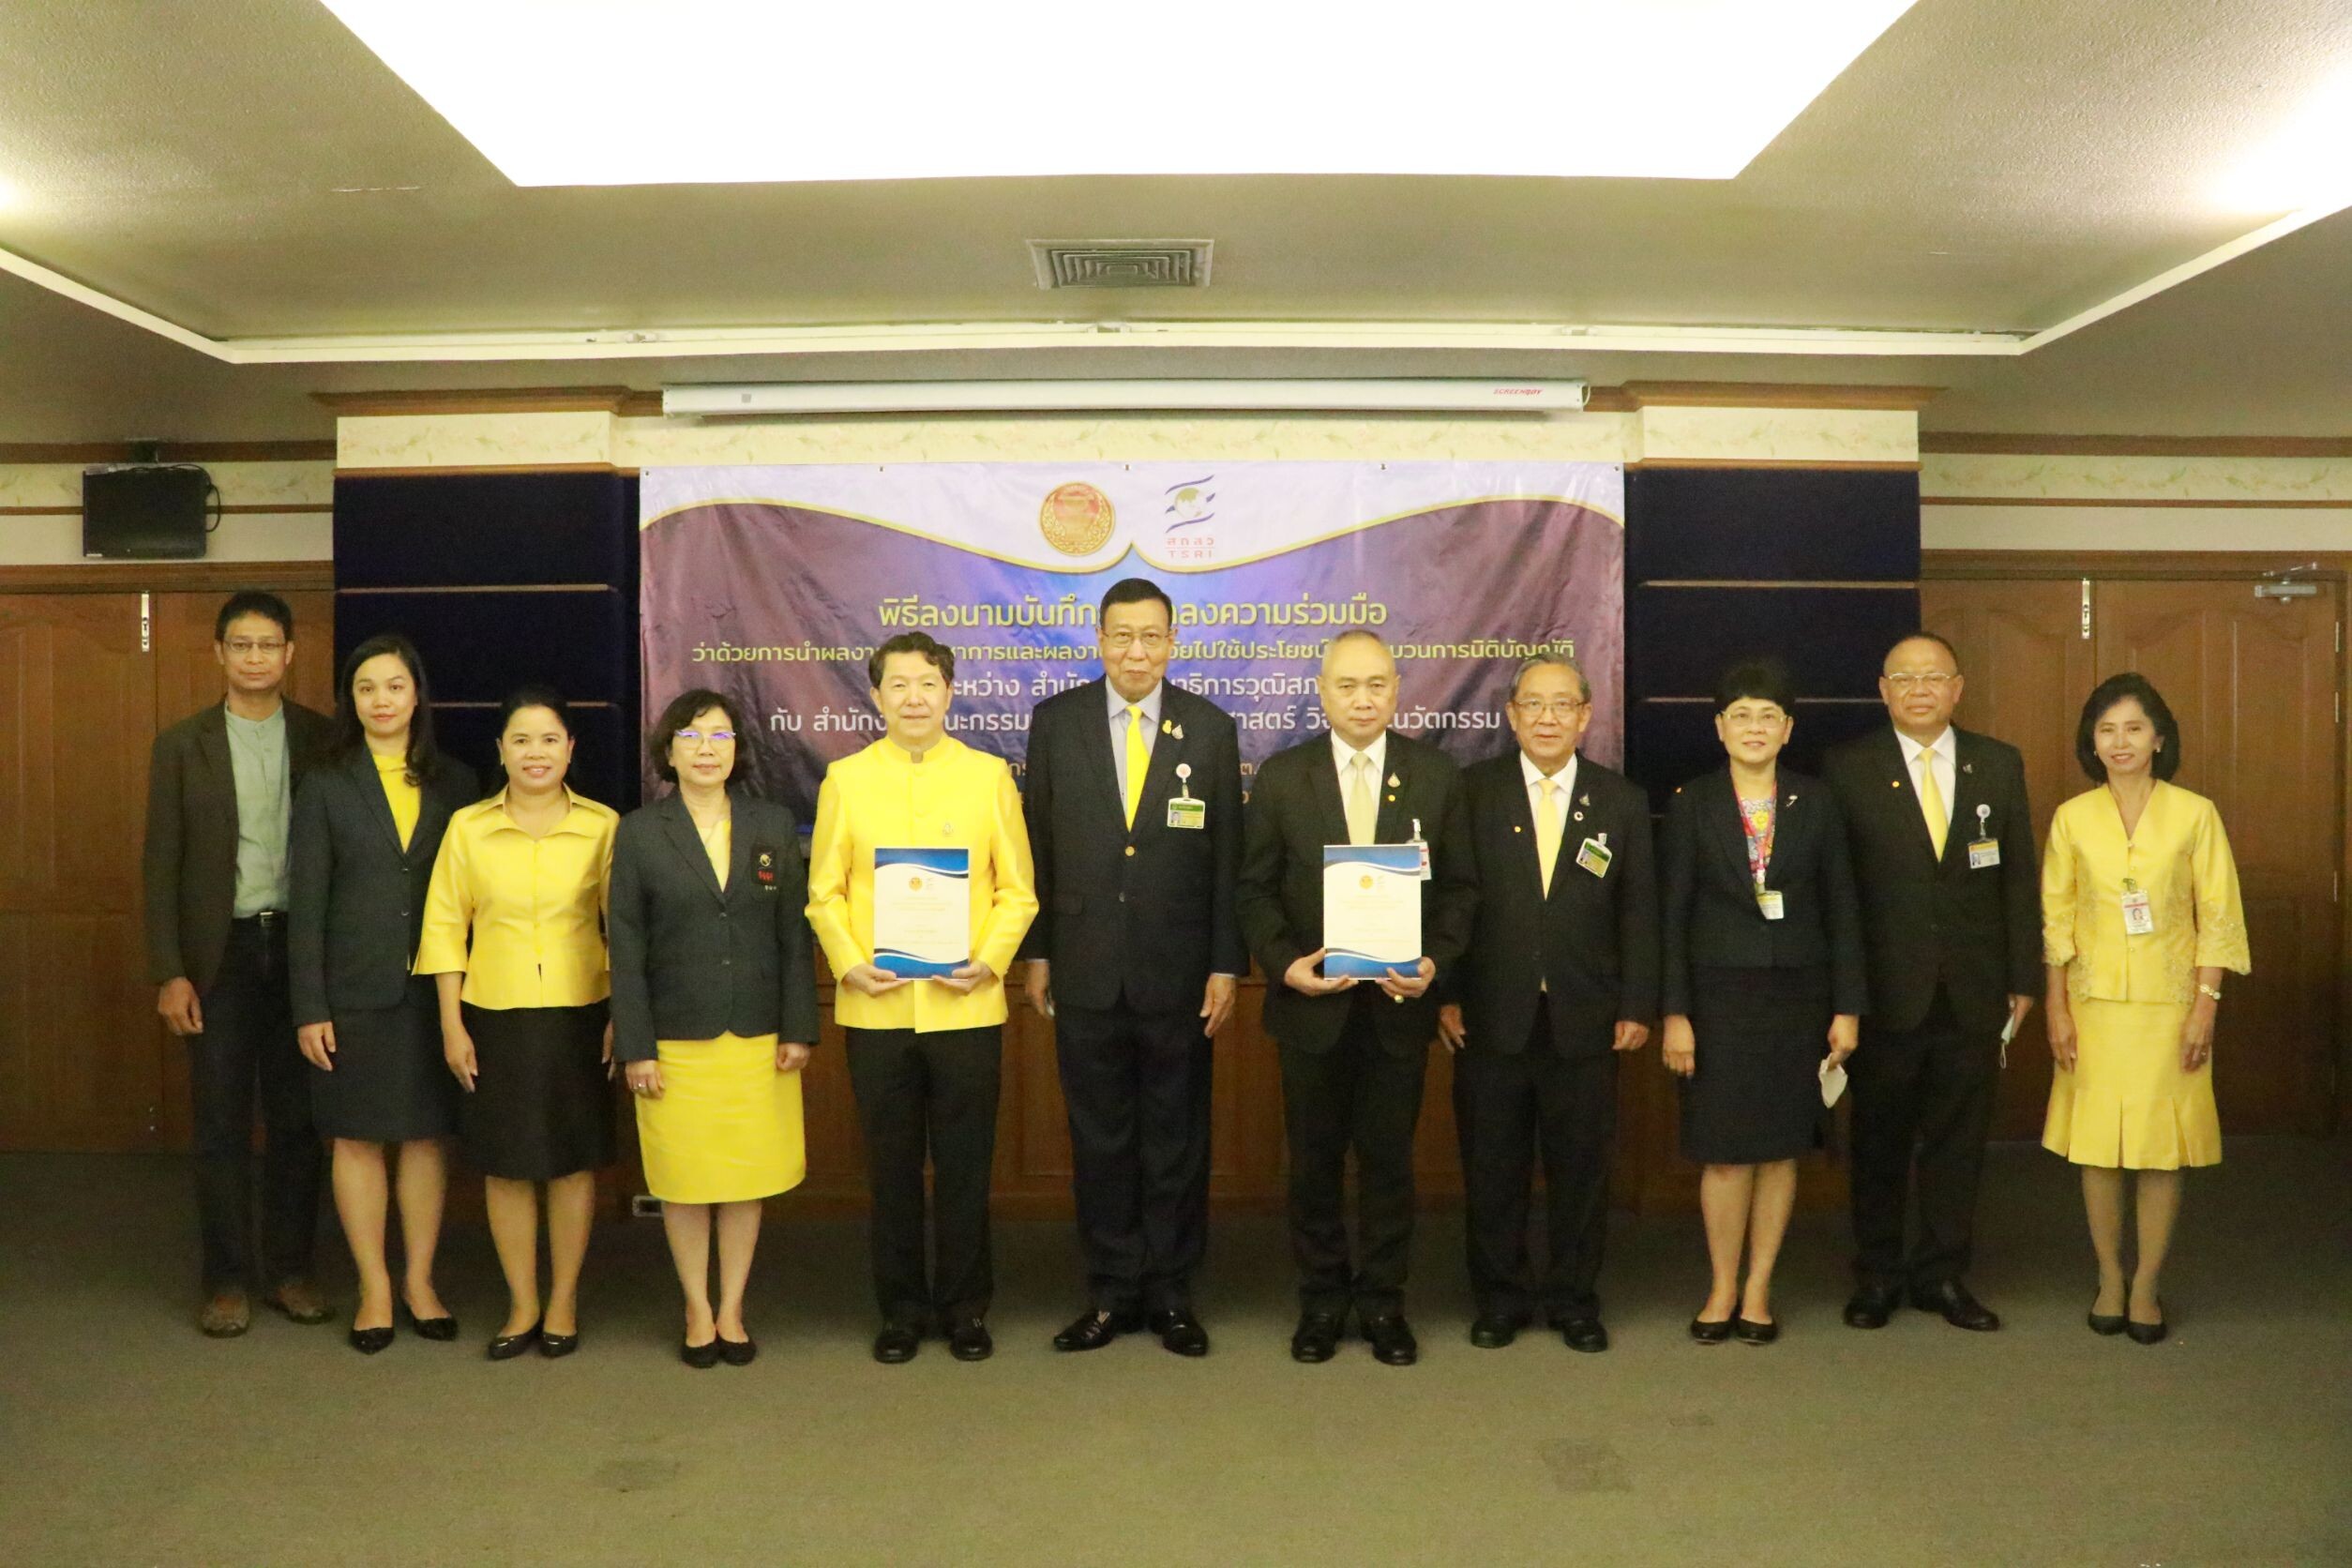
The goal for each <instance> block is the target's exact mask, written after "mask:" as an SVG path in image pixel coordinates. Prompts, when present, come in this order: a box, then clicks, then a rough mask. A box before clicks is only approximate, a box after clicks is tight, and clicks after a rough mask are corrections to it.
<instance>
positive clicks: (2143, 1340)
mask: <svg viewBox="0 0 2352 1568" xmlns="http://www.w3.org/2000/svg"><path fill="white" fill-rule="evenodd" d="M2156 1309H2157V1310H2158V1311H2159V1312H2161V1311H2163V1310H2164V1304H2163V1303H2162V1302H2159V1303H2158V1304H2157V1307H2156ZM2123 1332H2124V1333H2126V1334H2130V1335H2131V1336H2132V1343H2133V1344H2134V1345H2153V1344H2155V1343H2156V1342H2157V1341H2158V1340H2160V1339H2162V1338H2164V1335H2165V1334H2170V1333H2171V1332H2172V1330H2171V1328H2170V1327H2169V1326H2168V1325H2166V1323H2165V1322H2164V1319H2162V1318H2159V1319H2156V1320H2155V1321H2154V1322H2152V1323H2143V1322H2139V1321H2137V1320H2135V1319H2130V1318H2126V1319H2124V1320H2123Z"/></svg>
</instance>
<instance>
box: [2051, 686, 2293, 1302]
mask: <svg viewBox="0 0 2352 1568" xmlns="http://www.w3.org/2000/svg"><path fill="white" fill-rule="evenodd" d="M2074 755H2075V757H2076V759H2077V760H2078V761H2080V762H2081V763H2082V767H2083V772H2084V773H2086V774H2087V775H2088V776H2090V777H2091V778H2092V779H2094V780H2096V781H2099V782H2100V783H2101V785H2102V787H2101V788H2099V789H2096V790H2092V791H2090V792H2088V793H2087V794H2080V795H2076V796H2075V797H2074V798H2073V799H2072V800H2070V801H2068V802H2067V803H2066V804H2065V805H2063V806H2061V807H2058V814H2057V815H2056V816H2055V817H2053V818H2052V819H2051V822H2050V842H2049V847H2048V848H2047V850H2046V851H2044V852H2043V857H2042V922H2043V958H2044V960H2045V961H2046V962H2047V963H2048V965H2049V1002H2048V1007H2049V1011H2048V1014H2047V1018H2048V1020H2049V1023H2048V1027H2049V1035H2050V1051H2051V1054H2052V1055H2053V1056H2055V1057H2056V1058H2057V1059H2058V1070H2057V1073H2056V1074H2055V1076H2053V1078H2051V1080H2050V1109H2049V1116H2048V1119H2047V1121H2046V1122H2045V1123H2044V1124H2043V1132H2042V1143H2043V1147H2044V1148H2046V1149H2049V1150H2051V1151H2052V1152H2054V1153H2059V1154H2063V1155H2065V1156H2066V1157H2067V1158H2068V1159H2070V1160H2072V1161H2073V1162H2074V1164H2076V1165H2078V1166H2080V1167H2082V1168H2083V1207H2084V1209H2085V1211H2086V1212H2087V1213H2088V1215H2089V1219H2090V1244H2091V1247H2092V1249H2093V1250H2094V1251H2096V1252H2097V1254H2098V1256H2099V1295H2098V1298H2097V1299H2096V1300H2095V1301H2093V1302H2092V1303H2091V1306H2090V1327H2091V1330H2092V1332H2094V1333H2097V1334H2123V1333H2129V1334H2131V1336H2132V1337H2133V1339H2135V1340H2137V1341H2138V1342H2139V1343H2141V1344H2143V1345H2153V1344H2154V1343H2156V1342H2157V1341H2158V1340H2160V1339H2162V1338H2164V1299H2163V1297H2162V1295H2161V1294H2160V1293H2159V1290H2158V1285H2159V1279H2160V1275H2161V1274H2162V1273H2163V1271H2164V1253H2165V1250H2166V1248H2167V1247H2169V1246H2170V1244H2171V1242H2172V1229H2173V1221H2174V1220H2175V1219H2176V1218H2177V1217H2178V1216H2179V1212H2180V1171H2181V1168H2182V1167H2184V1166H2193V1165H2218V1164H2220V1163H2221V1158H2222V1124H2221V1118H2220V1116H2219V1115H2218V1114H2217V1113H2216V1111H2215V1109H2214V1106H2213V1066H2212V1062H2213V1018H2214V1014H2215V1012H2216V1011H2217V1010H2218V1009H2219V1007H2220V1004H2221V1000H2222V974H2223V972H2224V970H2234V971H2235V972H2238V973H2239V974H2244V973H2246V972H2248V971H2249V970H2250V969H2251V968H2252V967H2253V966H2252V962H2251V960H2250V958H2249V957H2248V955H2247V951H2246V919H2245V912H2244V911H2243V910H2242V909H2241V908H2240V907H2239V898H2238V867H2237V865H2236V864H2235V863H2234V862H2233V861H2232V860H2231V859H2230V853H2229V837H2228V835H2226V834H2225V833H2224V832H2223V831H2222V819H2221V815H2220V813H2219V812H2217V811H2215V810H2214V809H2213V803H2212V802H2211V801H2209V800H2207V799H2206V798H2205V797H2204V796H2202V795H2197V794H2192V793H2191V792H2188V791H2187V790H2183V789H2181V788H2179V786H2177V785H2174V784H2170V783H2167V782H2165V780H2167V779H2169V778H2171V777H2172V776H2173V775H2174V773H2176V772H2177V771H2179V766H2180V731H2179V726H2178V725H2176V724H2175V723H2174V722H2173V716H2172V710H2171V709H2170V708H2168V707H2166V706H2165V705H2164V698H2163V697H2161V696H2159V695H2158V694H2157V691H2156V688H2155V687H2154V686H2150V685H2149V684H2148V682H2147V681H2146V680H2144V679H2143V678H2141V677H2140V676H2138V675H2132V674H2126V675H2118V676H2116V677H2114V678H2113V679H2111V680H2109V681H2106V682H2105V683H2103V685H2101V686H2100V687H2099V689H2098V690H2096V691H2094V692H2092V693H2091V694H2090V701H2088V702H2086V703H2085V704H2084V705H2083V716H2082V722H2081V724H2080V726H2079V727H2078V728H2077V729H2076V731H2075V736H2074ZM2126 1170H2132V1171H2135V1172H2137V1176H2136V1179H2135V1180H2134V1182H2133V1188H2134V1196H2135V1199H2136V1205H2137V1209H2138V1225H2137V1233H2138V1244H2139V1258H2138V1264H2137V1267H2136V1268H2135V1269H2134V1270H2133V1274H2132V1275H2131V1280H2130V1284H2129V1286H2128V1288H2127V1286H2126V1284H2125V1279H2124V1273H2123V1187H2124V1183H2123V1172H2124V1171H2126Z"/></svg>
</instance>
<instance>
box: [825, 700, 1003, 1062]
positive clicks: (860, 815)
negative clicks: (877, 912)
mask: <svg viewBox="0 0 2352 1568" xmlns="http://www.w3.org/2000/svg"><path fill="white" fill-rule="evenodd" d="M958 846H960V847H962V848H964V849H967V850H969V851H971V852H972V957H975V958H977V959H979V960H980V961H981V962H982V963H984V964H986V965H988V968H989V969H991V970H993V971H995V972H996V974H997V978H996V979H994V980H990V981H988V983H987V984H985V985H980V986H974V987H973V988H972V990H971V992H970V993H969V994H964V993H959V992H957V991H956V990H955V989H953V988H950V987H947V986H942V985H941V984H939V983H938V982H937V981H933V980H917V981H915V982H914V983H913V984H912V985H906V986H900V987H898V988H897V989H895V990H891V991H887V992H884V993H883V994H882V995H881V996H867V995H866V994H865V993H864V992H862V991H855V990H852V989H851V988H849V987H847V986H842V987H838V988H836V990H835V991H834V996H833V1008H834V1016H835V1017H836V1018H838V1019H840V1021H841V1025H842V1027H843V1028H845V1029H912V1030H915V1031H916V1032H918V1033H929V1032H932V1031H935V1030H942V1029H979V1028H984V1027H986V1026H987V1025H989V1024H995V1023H1003V1021H1004V980H1003V976H1004V973H1005V972H1006V971H1007V970H1008V969H1010V968H1011V967H1012V964H1013V957H1014V955H1015V954H1017V953H1018V952H1019V951H1020V945H1021V938H1022V937H1023V936H1024V935H1025V934H1027V932H1028V930H1029V923H1030V921H1031V920H1033V919H1034V918H1035V917H1036V913H1037V887H1036V881H1035V878H1034V875H1033V871H1032V868H1031V866H1030V859H1029V828H1028V825H1027V823H1025V822H1023V821H1022V819H1021V799H1020V792H1019V791H1018V790H1016V789H1015V788H1014V787H1013V770H1012V769H1011V768H1009V767H1007V766H1005V764H1004V761H1003V759H1002V758H999V757H991V756H990V755H988V753H987V752H985V751H974V750H973V749H972V747H970V746H966V745H964V744H963V743H962V742H961V741H958V740H957V739H956V738H955V737H954V736H952V735H942V736H941V737H940V739H939V741H938V742H937V743H936V744H935V745H933V746H932V747H931V749H930V750H929V751H927V752H926V753H925V754H924V756H923V759H922V761H915V759H914V758H913V757H912V756H911V755H910V754H909V753H908V752H907V750H906V749H905V748H904V747H903V746H897V745H896V744H895V743H893V742H891V741H888V740H880V741H876V742H875V743H874V744H873V745H871V746H867V748H866V749H865V750H863V751H859V752H854V753H852V755H850V756H847V757H844V758H842V759H841V760H840V761H837V762H836V763H834V764H833V765H832V766H831V767H829V768H827V769H826V770H825V781H824V784H823V786H822V788H821V789H819V791H818V792H817V823H816V827H815V829H814V831H813V832H812V833H811V835H810V837H809V849H808V924H809V926H810V927H812V928H813V929H814V930H815V931H816V933H817V941H818V942H819V944H820V945H822V947H823V948H824V952H825V962H827V963H828V964H831V965H832V966H833V972H834V973H836V974H840V973H843V972H846V971H848V970H850V969H852V968H853V967H854V966H856V965H858V964H863V963H870V962H872V961H873V955H874V852H875V851H876V850H897V849H954V848H957V847H958Z"/></svg>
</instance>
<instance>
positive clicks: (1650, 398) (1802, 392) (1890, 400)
mask: <svg viewBox="0 0 2352 1568" xmlns="http://www.w3.org/2000/svg"><path fill="white" fill-rule="evenodd" d="M1620 390H1621V392H1622V393H1623V394H1624V396H1625V397H1627V398H1628V399H1630V400H1632V401H1631V406H1632V407H1634V408H1843V409H1909V410H1912V411H1914V412H1916V411H1918V410H1920V409H1922V408H1925V407H1926V406H1927V405H1928V404H1929V403H1930V402H1932V401H1934V400H1935V399H1936V396H1937V394H1938V393H1940V392H1941V391H1943V388H1942V387H1940V386H1870V385H1858V384H1857V385H1813V384H1808V383H1803V382H1765V381H1757V382H1741V381H1629V382H1627V383H1626V384H1624V386H1623V387H1622V388H1621V389H1620ZM1585 406H1586V407H1587V408H1590V407H1591V406H1592V405H1591V403H1590V402H1588V403H1586V405H1585Z"/></svg>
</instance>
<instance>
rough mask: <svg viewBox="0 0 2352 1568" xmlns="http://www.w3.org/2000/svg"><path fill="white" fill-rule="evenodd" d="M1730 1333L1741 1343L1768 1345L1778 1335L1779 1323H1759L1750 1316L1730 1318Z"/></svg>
mask: <svg viewBox="0 0 2352 1568" xmlns="http://www.w3.org/2000/svg"><path fill="white" fill-rule="evenodd" d="M1731 1334H1732V1337H1733V1338H1735V1339H1737V1340H1738V1341H1739V1342H1740V1343H1741V1344H1742V1345H1770V1344H1771V1343H1772V1341H1773V1340H1775V1339H1778V1338H1779V1337H1780V1325H1779V1324H1778V1323H1776V1322H1774V1323H1759V1322H1756V1320H1755V1319H1751V1318H1734V1319H1731Z"/></svg>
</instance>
